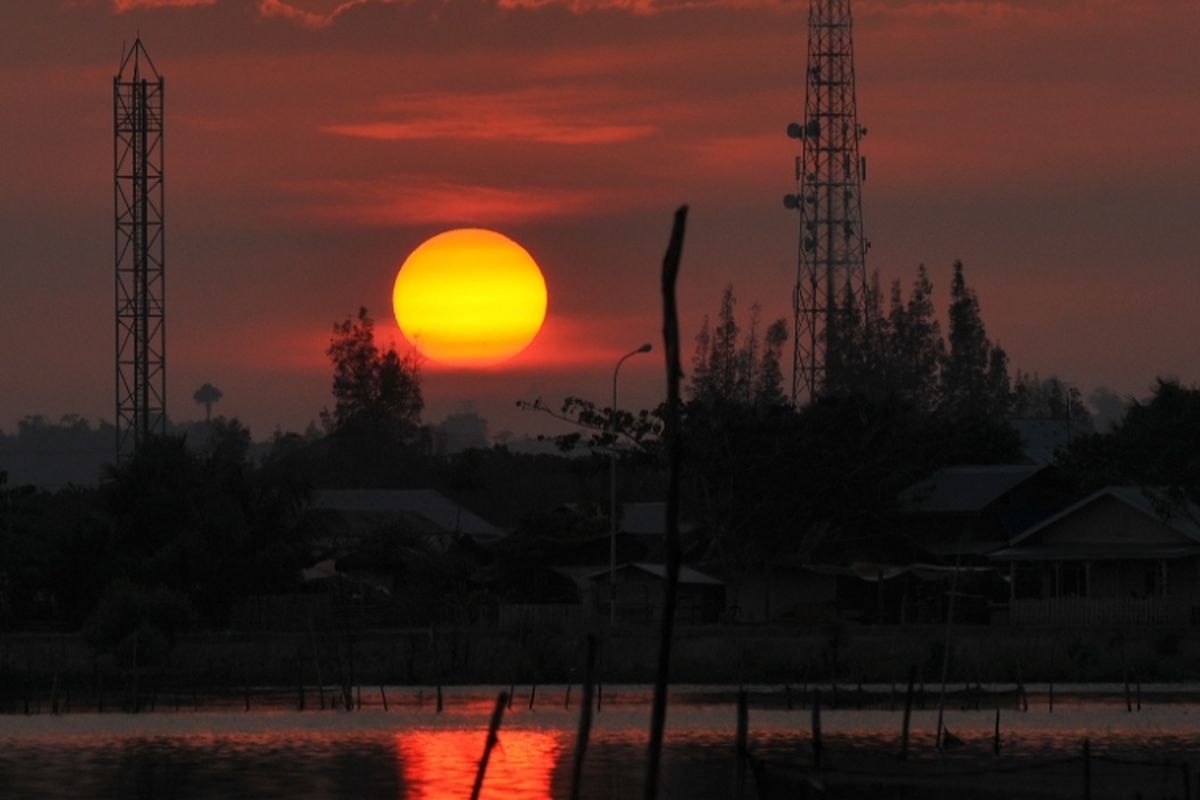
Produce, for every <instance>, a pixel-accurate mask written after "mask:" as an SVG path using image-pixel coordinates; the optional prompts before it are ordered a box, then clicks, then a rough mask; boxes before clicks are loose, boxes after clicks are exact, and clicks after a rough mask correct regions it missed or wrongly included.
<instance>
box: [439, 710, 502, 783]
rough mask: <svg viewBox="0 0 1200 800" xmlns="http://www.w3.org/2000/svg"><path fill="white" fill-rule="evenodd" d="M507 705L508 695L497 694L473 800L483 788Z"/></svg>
mask: <svg viewBox="0 0 1200 800" xmlns="http://www.w3.org/2000/svg"><path fill="white" fill-rule="evenodd" d="M439 688H440V687H439ZM507 705H508V697H506V696H505V693H504V692H501V693H500V694H498V695H496V707H495V708H493V709H492V720H491V722H490V723H488V737H487V742H486V743H485V744H484V746H483V756H482V757H481V758H480V759H479V771H478V772H476V773H475V786H474V787H473V788H472V789H471V800H479V793H480V792H481V791H482V790H483V776H484V775H485V774H487V765H488V759H489V758H491V755H492V748H493V747H495V746H496V740H497V738H498V737H497V735H496V733H497V731H499V730H500V721H501V720H502V719H503V718H504V709H505V706H507Z"/></svg>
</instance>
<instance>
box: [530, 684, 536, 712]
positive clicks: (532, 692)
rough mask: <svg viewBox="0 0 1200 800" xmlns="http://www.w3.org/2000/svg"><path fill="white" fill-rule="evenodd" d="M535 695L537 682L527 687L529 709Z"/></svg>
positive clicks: (531, 708)
mask: <svg viewBox="0 0 1200 800" xmlns="http://www.w3.org/2000/svg"><path fill="white" fill-rule="evenodd" d="M535 697H537V684H536V683H535V684H533V685H532V686H530V687H529V710H530V711H533V699H534V698H535Z"/></svg>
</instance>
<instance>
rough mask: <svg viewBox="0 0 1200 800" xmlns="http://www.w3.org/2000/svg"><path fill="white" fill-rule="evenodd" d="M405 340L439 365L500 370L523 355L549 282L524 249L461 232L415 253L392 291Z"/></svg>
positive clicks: (540, 317)
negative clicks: (504, 363) (495, 366)
mask: <svg viewBox="0 0 1200 800" xmlns="http://www.w3.org/2000/svg"><path fill="white" fill-rule="evenodd" d="M392 308H393V309H394V310H395V312H396V322H398V323H399V324H400V330H401V332H402V333H403V334H404V338H406V339H408V341H410V342H411V343H412V344H413V346H414V347H416V348H417V349H418V350H419V351H421V353H422V354H423V355H425V356H428V357H429V358H432V359H433V360H435V361H440V362H442V363H445V364H451V365H453V366H460V367H479V366H487V365H489V364H497V363H499V362H501V361H504V360H506V359H509V358H512V357H513V356H515V355H516V354H517V353H519V352H521V351H522V350H524V349H525V348H526V347H527V346H528V345H529V343H530V342H532V341H533V338H534V337H535V336H537V333H538V331H539V330H541V328H542V322H543V321H544V320H545V318H546V280H545V278H543V277H542V271H541V270H540V269H538V265H537V263H536V262H535V261H534V260H533V257H532V256H530V255H529V253H527V252H526V251H525V248H523V247H521V245H519V244H517V243H516V242H514V241H513V240H512V239H509V238H508V237H507V236H503V235H501V234H499V233H496V232H495V231H489V230H484V229H482V228H459V229H457V230H452V231H446V232H445V233H439V234H438V235H437V236H434V237H433V238H432V239H429V240H427V241H425V242H424V243H423V244H422V245H421V246H420V247H418V248H417V249H416V250H413V251H412V253H411V254H410V255H409V257H408V258H407V259H405V261H404V264H403V265H401V267H400V271H399V272H398V273H397V274H396V285H395V288H394V289H393V290H392Z"/></svg>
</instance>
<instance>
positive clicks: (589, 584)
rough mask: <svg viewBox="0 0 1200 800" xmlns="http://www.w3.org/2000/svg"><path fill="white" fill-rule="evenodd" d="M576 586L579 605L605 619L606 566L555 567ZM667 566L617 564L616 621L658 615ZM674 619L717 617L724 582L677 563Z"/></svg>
mask: <svg viewBox="0 0 1200 800" xmlns="http://www.w3.org/2000/svg"><path fill="white" fill-rule="evenodd" d="M556 570H557V571H559V572H561V573H562V574H563V575H569V576H570V577H571V578H572V579H574V580H575V582H576V584H577V585H578V586H579V590H580V596H581V598H582V601H583V605H585V606H591V607H593V608H595V609H597V611H598V612H599V613H600V614H601V615H602V617H603V618H604V619H607V618H608V615H609V607H610V605H609V604H610V602H611V598H612V589H611V588H610V586H611V585H610V583H609V581H610V576H614V573H612V572H611V571H610V570H609V568H608V567H603V568H600V567H594V566H593V567H557V568H556ZM666 578H667V568H666V565H665V564H662V563H658V562H647V561H636V562H626V563H620V564H617V569H616V572H615V585H616V617H617V621H618V622H654V621H656V620H658V619H659V618H660V617H661V612H662V602H663V590H664V588H665V586H666ZM675 608H676V620H677V621H679V622H685V623H710V622H716V621H718V620H719V619H720V617H721V613H722V612H723V611H724V608H725V583H724V582H723V581H721V580H718V579H717V578H714V577H712V576H711V575H706V574H704V573H703V572H700V571H699V570H696V569H693V568H691V567H684V566H680V568H679V584H678V589H677V593H676V599H675Z"/></svg>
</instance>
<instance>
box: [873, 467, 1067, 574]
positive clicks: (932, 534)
mask: <svg viewBox="0 0 1200 800" xmlns="http://www.w3.org/2000/svg"><path fill="white" fill-rule="evenodd" d="M899 502H900V508H901V513H900V515H899V517H898V519H897V520H896V533H897V534H899V535H901V536H904V537H907V538H908V540H909V541H910V542H911V543H912V544H913V545H916V546H917V547H919V548H921V549H923V550H924V551H926V552H927V553H928V554H929V555H930V556H932V557H933V558H935V559H940V560H942V561H944V562H948V563H953V562H955V561H957V562H959V563H960V565H961V564H987V563H988V562H987V558H986V556H987V554H988V553H990V552H992V551H994V550H997V549H999V548H1001V547H1005V546H1007V545H1008V544H1009V542H1010V541H1011V540H1012V538H1013V537H1014V536H1016V535H1017V534H1019V533H1020V532H1021V531H1024V530H1026V529H1028V528H1029V527H1030V526H1031V525H1033V524H1034V523H1036V522H1038V521H1039V520H1041V519H1044V518H1046V517H1048V516H1050V515H1051V514H1053V513H1054V512H1056V511H1058V510H1059V509H1061V508H1063V507H1064V506H1066V505H1067V504H1068V503H1069V502H1070V495H1069V494H1068V493H1067V490H1066V489H1065V487H1063V486H1062V485H1061V483H1060V481H1059V479H1058V475H1057V473H1056V471H1055V470H1054V469H1053V468H1052V467H1047V466H1044V465H1038V464H997V465H972V466H958V467H947V468H945V469H940V470H938V471H937V472H935V473H933V474H932V475H931V476H929V477H928V478H926V479H925V480H922V481H918V482H917V483H915V484H913V485H912V486H910V487H908V488H907V489H905V490H904V491H903V492H901V493H900V496H899Z"/></svg>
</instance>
